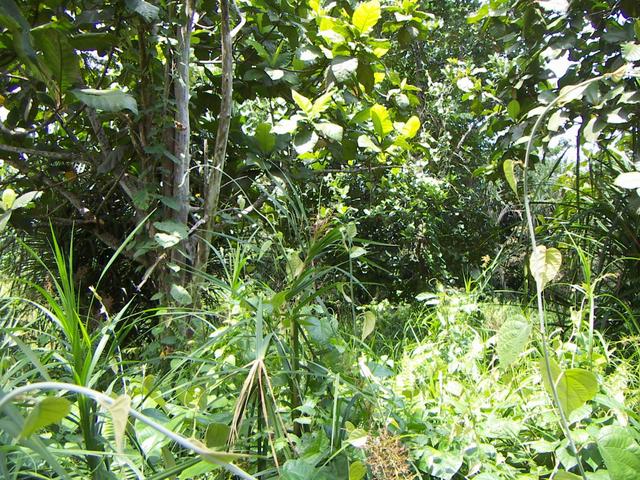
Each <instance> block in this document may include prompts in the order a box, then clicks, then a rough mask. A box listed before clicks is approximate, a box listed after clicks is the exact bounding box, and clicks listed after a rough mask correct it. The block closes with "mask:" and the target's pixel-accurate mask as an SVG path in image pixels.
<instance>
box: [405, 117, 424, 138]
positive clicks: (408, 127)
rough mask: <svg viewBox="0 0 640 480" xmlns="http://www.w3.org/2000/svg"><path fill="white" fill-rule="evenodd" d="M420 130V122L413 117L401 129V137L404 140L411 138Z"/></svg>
mask: <svg viewBox="0 0 640 480" xmlns="http://www.w3.org/2000/svg"><path fill="white" fill-rule="evenodd" d="M418 130H420V120H419V119H418V117H416V116H415V115H414V116H413V117H411V118H410V119H409V120H407V123H405V124H404V127H402V136H403V137H406V138H413V137H415V136H416V134H417V133H418Z"/></svg>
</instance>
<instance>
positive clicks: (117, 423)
mask: <svg viewBox="0 0 640 480" xmlns="http://www.w3.org/2000/svg"><path fill="white" fill-rule="evenodd" d="M130 407H131V397H129V396H128V395H120V396H119V397H118V398H116V399H115V400H114V402H113V403H112V404H111V405H107V409H108V410H109V413H110V414H111V420H112V422H113V434H114V437H115V441H116V452H118V453H122V452H123V451H124V433H125V431H126V429H127V421H128V420H129V409H130Z"/></svg>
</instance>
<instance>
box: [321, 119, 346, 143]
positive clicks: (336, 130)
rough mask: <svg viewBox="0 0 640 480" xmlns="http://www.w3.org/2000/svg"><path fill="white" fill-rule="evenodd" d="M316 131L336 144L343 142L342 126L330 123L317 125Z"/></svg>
mask: <svg viewBox="0 0 640 480" xmlns="http://www.w3.org/2000/svg"><path fill="white" fill-rule="evenodd" d="M314 126H315V127H316V129H317V130H318V131H319V132H320V133H321V134H322V135H323V136H325V137H327V138H330V139H331V140H334V141H336V142H341V141H342V134H343V128H342V127H341V126H340V125H336V124H335V123H329V122H321V123H316V124H315V125H314Z"/></svg>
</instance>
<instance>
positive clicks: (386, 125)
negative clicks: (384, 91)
mask: <svg viewBox="0 0 640 480" xmlns="http://www.w3.org/2000/svg"><path fill="white" fill-rule="evenodd" d="M370 112H371V121H372V122H373V129H374V131H375V132H376V135H378V137H379V138H382V137H384V136H385V135H387V134H388V133H391V131H392V130H393V123H391V119H390V118H389V111H388V110H387V109H386V107H384V106H383V105H378V104H376V105H374V106H373V107H371V110H370Z"/></svg>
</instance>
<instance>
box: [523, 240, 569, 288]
mask: <svg viewBox="0 0 640 480" xmlns="http://www.w3.org/2000/svg"><path fill="white" fill-rule="evenodd" d="M560 265H562V254H561V253H560V250H558V249H556V248H547V247H545V246H544V245H538V246H537V247H536V249H535V250H534V251H533V253H532V254H531V258H530V260H529V268H530V270H531V274H532V275H533V278H535V279H536V282H537V283H538V285H539V286H540V288H541V289H543V288H544V287H545V285H547V283H549V282H550V281H551V280H553V279H554V278H555V277H556V275H557V274H558V272H559V271H560Z"/></svg>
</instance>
